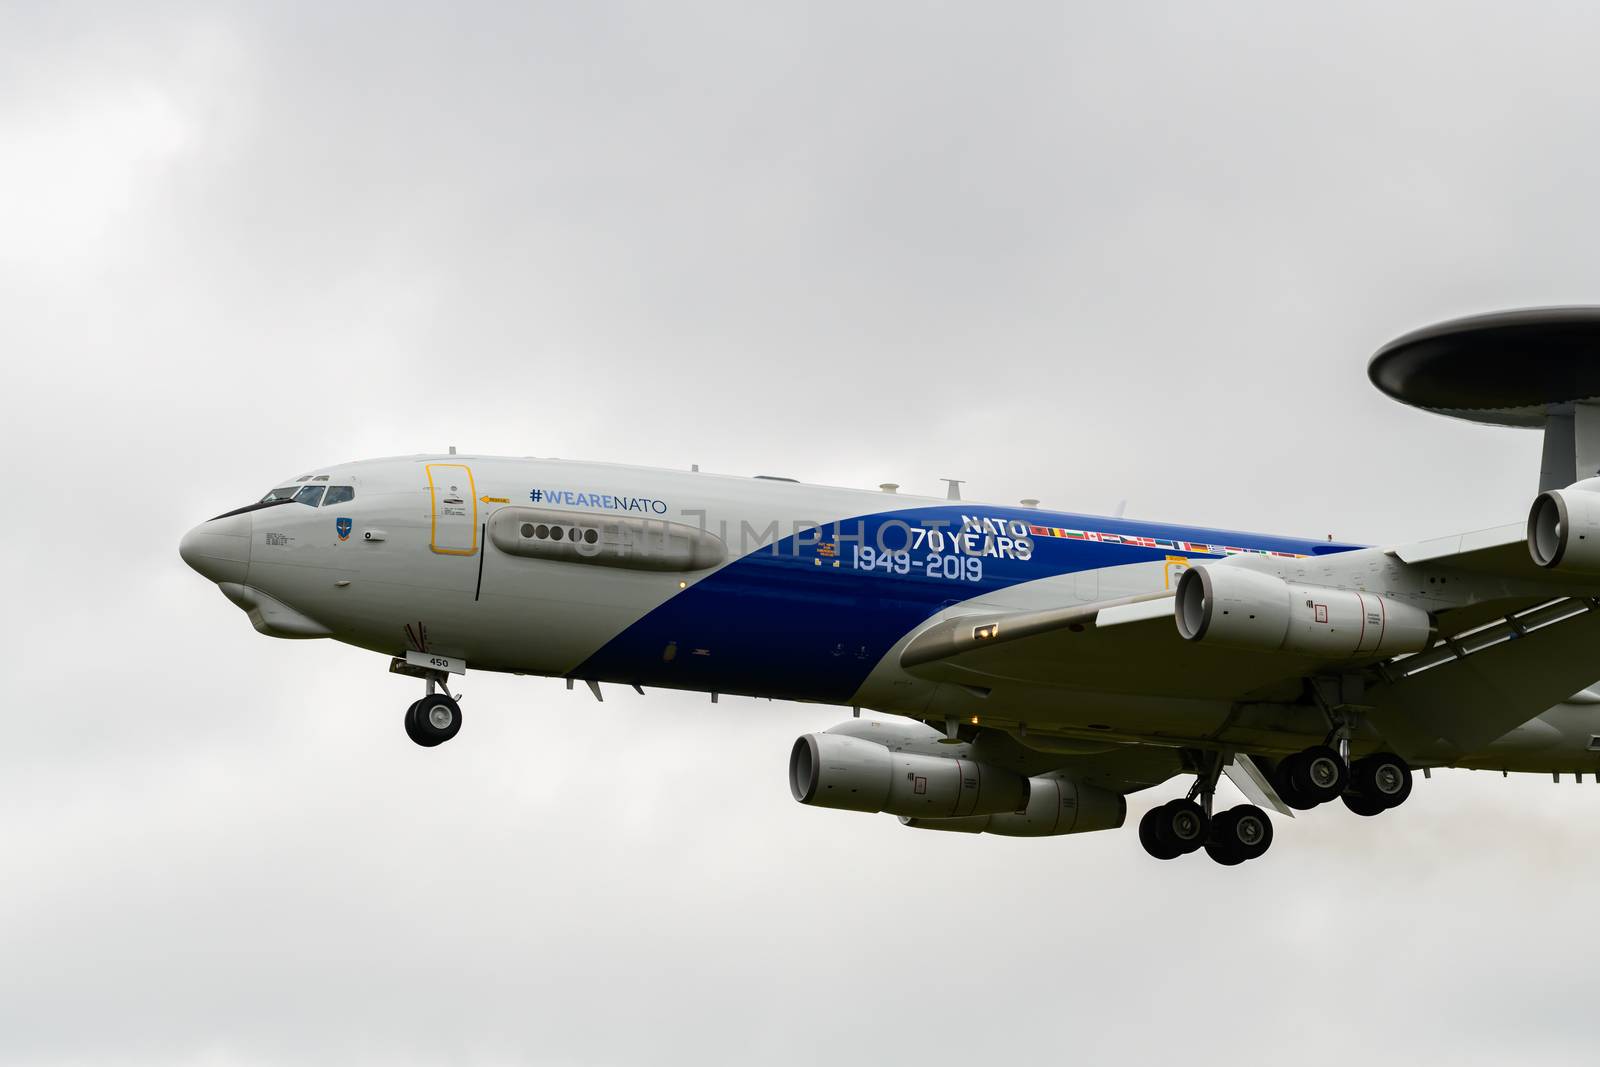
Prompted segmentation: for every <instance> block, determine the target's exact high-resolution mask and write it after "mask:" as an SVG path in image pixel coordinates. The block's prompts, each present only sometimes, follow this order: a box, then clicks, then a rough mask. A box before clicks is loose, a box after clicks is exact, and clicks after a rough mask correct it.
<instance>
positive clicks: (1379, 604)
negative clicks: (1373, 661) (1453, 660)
mask: <svg viewBox="0 0 1600 1067" xmlns="http://www.w3.org/2000/svg"><path fill="white" fill-rule="evenodd" d="M1173 615H1174V617H1175V618H1176V619H1177V623H1178V633H1179V634H1181V635H1182V636H1183V637H1184V638H1185V639H1186V640H1189V641H1206V642H1209V643H1211V644H1216V645H1231V646H1233V647H1235V648H1254V649H1261V650H1264V651H1268V652H1278V651H1283V652H1299V653H1303V654H1305V655H1309V656H1317V657H1320V658H1324V659H1342V658H1345V657H1348V656H1386V655H1394V654H1396V653H1400V652H1420V651H1422V650H1423V649H1424V648H1427V647H1428V645H1429V643H1430V642H1431V641H1432V639H1433V620H1432V619H1430V618H1429V617H1428V613H1427V612H1426V611H1424V610H1422V609H1421V608H1418V607H1413V606H1412V605H1410V604H1403V603H1401V602H1399V601H1397V600H1394V599H1392V598H1390V597H1385V596H1379V595H1378V594H1376V593H1359V592H1356V591H1355V590H1351V589H1329V588H1327V587H1326V586H1317V585H1299V584H1296V583H1292V582H1286V581H1284V580H1283V579H1282V578H1276V577H1274V576H1272V575H1270V574H1262V573H1261V572H1260V571H1254V570H1249V569H1247V568H1244V567H1219V566H1213V565H1208V564H1204V563H1202V564H1197V565H1195V566H1193V567H1190V568H1189V569H1188V570H1187V571H1185V572H1184V574H1183V577H1182V578H1180V579H1179V580H1178V592H1177V603H1176V604H1175V606H1174V610H1173Z"/></svg>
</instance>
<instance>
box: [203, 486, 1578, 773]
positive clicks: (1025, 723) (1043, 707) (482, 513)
mask: <svg viewBox="0 0 1600 1067" xmlns="http://www.w3.org/2000/svg"><path fill="white" fill-rule="evenodd" d="M280 486H281V487H282V489H284V490H286V491H287V492H286V493H285V494H284V495H286V496H288V497H290V499H287V500H283V501H276V502H269V503H266V504H258V505H255V506H252V507H248V508H244V509H241V510H240V511H239V512H237V513H233V514H229V515H226V516H220V517H219V518H218V519H216V520H212V521H211V522H208V523H206V524H203V525H202V526H201V527H197V528H196V530H195V531H193V532H191V534H190V535H189V537H188V538H186V539H185V542H184V549H183V551H184V556H185V558H186V559H188V560H189V561H190V562H191V564H193V565H194V566H195V567H196V569H198V570H200V571H201V572H202V573H204V574H206V576H207V577H210V578H212V579H213V580H214V581H216V582H218V583H219V584H220V585H221V587H222V589H223V591H224V593H226V594H227V595H228V596H229V598H230V599H232V600H234V602H235V603H237V604H239V605H240V606H241V607H243V608H245V609H246V610H247V611H249V612H250V614H251V618H252V621H254V622H255V624H256V626H257V628H258V629H260V630H262V631H263V632H265V633H269V634H274V635H277V636H285V637H321V636H325V637H332V638H335V639H337V640H340V641H343V642H346V643H349V644H352V645H356V646H359V647H362V648H367V649H371V650H373V651H377V652H381V653H384V654H386V655H389V656H394V657H400V658H404V657H406V656H407V654H408V653H413V654H414V653H427V654H434V655H437V656H441V657H449V658H450V659H451V660H452V661H459V662H463V663H465V664H467V665H470V667H471V668H472V669H474V670H494V671H505V672H515V673H524V674H538V675H549V676H558V677H566V678H571V679H578V680H582V681H595V682H604V683H624V684H629V685H638V686H642V687H667V688H674V689H684V690H694V691H701V692H708V693H717V694H738V695H746V696H754V697H770V698H777V699H785V700H798V701H812V702H820V703H827V704H837V705H846V706H848V705H856V706H862V707H869V708H873V709H877V710H881V711H887V712H893V713H897V714H902V715H908V716H912V717H915V718H922V719H926V720H929V721H940V720H945V719H952V718H955V719H960V720H962V721H974V722H977V721H982V722H984V723H985V724H986V725H993V726H996V727H998V728H1001V729H1007V730H1011V731H1014V732H1015V731H1022V732H1024V733H1027V732H1029V731H1031V733H1032V736H1034V737H1036V738H1037V737H1046V736H1048V737H1053V738H1056V739H1058V743H1059V744H1060V745H1061V746H1062V747H1061V750H1062V751H1076V750H1081V749H1082V748H1083V746H1085V745H1094V744H1100V745H1104V746H1111V745H1115V744H1118V743H1124V742H1136V741H1152V740H1153V741H1156V742H1158V743H1162V744H1168V745H1173V746H1177V745H1181V744H1184V743H1189V742H1201V741H1203V742H1205V743H1208V744H1216V743H1219V742H1222V743H1231V744H1238V745H1241V746H1254V747H1258V748H1260V747H1265V748H1268V749H1281V750H1283V751H1293V750H1295V749H1298V748H1300V747H1303V746H1304V745H1305V744H1306V743H1307V740H1306V739H1307V738H1309V737H1315V736H1317V735H1320V734H1321V733H1322V732H1323V731H1324V730H1325V724H1324V722H1323V721H1322V720H1321V719H1320V718H1319V717H1318V716H1317V715H1316V714H1314V713H1313V712H1312V711H1311V710H1310V709H1308V708H1306V707H1305V706H1304V704H1303V702H1301V701H1300V700H1299V694H1298V693H1295V692H1287V691H1284V692H1277V691H1270V690H1267V691H1263V692H1262V693H1260V694H1258V699H1255V700H1252V701H1251V702H1249V703H1248V706H1245V707H1241V705H1240V702H1239V701H1237V700H1235V699H1233V698H1232V697H1231V696H1230V695H1228V694H1226V693H1224V692H1223V691H1222V690H1221V689H1218V690H1217V691H1216V692H1215V693H1213V692H1211V691H1210V690H1209V688H1208V685H1207V682H1206V680H1205V679H1204V678H1198V677H1194V676H1193V675H1192V674H1188V673H1185V671H1184V670H1183V669H1182V665H1181V663H1179V662H1178V661H1173V662H1172V663H1162V662H1135V663H1127V662H1095V661H1087V660H1086V661H1085V662H1083V663H1082V664H1078V665H1074V667H1075V669H1074V670H1073V671H1072V672H1071V676H1070V677H1069V678H1068V679H1066V681H1065V683H1064V684H1052V685H1048V686H1043V685H1040V684H1037V683H1036V682H1028V681H1023V680H1017V681H1015V682H1014V683H1013V684H1008V683H1007V682H1006V681H1005V680H1004V679H1001V680H999V681H996V680H995V679H989V678H986V679H983V680H982V682H981V684H979V683H978V681H976V680H974V681H973V682H972V684H968V683H966V682H965V681H963V680H962V679H961V678H960V677H959V676H955V675H950V674H948V673H947V674H945V675H942V676H941V675H938V674H933V675H930V674H929V673H928V672H917V671H912V670H908V669H906V668H905V667H904V666H903V665H902V663H901V661H900V653H901V652H902V650H903V649H904V648H905V646H906V644H907V642H908V641H909V640H911V639H912V638H913V637H914V636H915V635H916V634H918V633H919V632H921V631H923V630H925V629H926V628H927V627H928V626H930V625H933V624H936V623H938V622H940V621H942V620H945V619H948V618H951V617H953V616H959V615H964V614H971V613H976V612H982V611H985V610H1006V611H1019V610H1020V611H1027V610H1038V609H1045V608H1051V607H1058V606H1060V605H1063V604H1073V603H1080V604H1085V605H1088V604H1093V603H1102V602H1106V601H1115V600H1119V599H1123V598H1139V597H1142V596H1148V595H1151V594H1159V593H1161V592H1163V591H1167V590H1170V589H1172V588H1173V587H1174V585H1175V583H1176V582H1177V580H1178V578H1179V577H1180V576H1181V575H1182V573H1183V571H1184V570H1185V569H1186V568H1187V567H1188V566H1190V565H1191V563H1195V562H1202V561H1216V560H1223V559H1236V560H1238V561H1239V562H1241V563H1243V564H1245V565H1249V566H1253V567H1258V568H1264V569H1269V570H1271V571H1272V572H1273V573H1277V574H1281V575H1284V576H1285V577H1290V576H1293V575H1295V574H1299V575H1300V576H1301V577H1302V578H1303V577H1305V576H1306V575H1307V574H1311V575H1313V576H1315V575H1316V574H1318V573H1321V572H1322V571H1323V570H1329V573H1332V570H1331V568H1335V567H1337V568H1339V569H1340V573H1341V574H1342V575H1344V576H1345V577H1346V578H1348V576H1349V574H1350V573H1351V572H1352V568H1353V569H1355V570H1358V571H1361V573H1363V574H1365V573H1367V572H1368V571H1370V572H1371V573H1373V574H1379V573H1380V572H1381V566H1382V561H1381V560H1379V559H1376V558H1369V557H1372V555H1373V552H1374V550H1370V549H1362V548H1361V546H1356V545H1348V544H1342V543H1334V542H1331V541H1324V540H1311V539H1305V538H1295V537H1281V536H1271V535H1262V534H1250V533H1239V532H1232V531H1221V530H1215V529H1206V528H1199V527H1187V526H1175V525H1169V524H1164V523H1150V522H1140V521H1135V520H1130V519H1125V518H1113V517H1096V516H1086V515H1077V514H1070V513H1063V512H1055V511H1048V510H1043V509H1040V508H1036V507H1026V506H1019V505H1013V506H1004V505H991V504H983V503H976V502H970V503H969V502H958V501H949V500H940V499H936V498H928V497H916V496H909V495H902V494H898V493H884V492H872V491H862V490H855V489H845V488H829V487H821V486H813V485H803V484H799V483H796V482H792V481H788V480H782V479H769V478H745V477H729V476H721V475H713V474H705V473H700V472H681V471H667V470H656V469H649V468H640V467H629V466H616V465H607V464H595V463H582V462H570V461H560V460H547V459H531V458H530V459H515V458H501V457H481V456H472V457H468V456H455V455H447V456H416V457H405V458H396V459H384V460H371V461H362V462H357V463H350V464H343V465H339V466H334V467H329V468H323V469H319V470H316V471H313V472H311V473H309V474H306V475H303V476H299V477H297V478H295V479H291V480H288V481H285V482H283V483H280ZM319 487H322V488H323V491H322V493H321V494H318V492H317V490H318V488H319ZM334 487H337V488H339V490H340V491H339V492H337V493H335V492H333V488H334ZM295 495H299V496H300V497H301V498H302V499H301V500H300V501H297V500H295V499H292V497H293V496H295ZM313 498H316V499H313ZM322 498H325V499H326V500H327V501H328V502H327V503H324V502H323V499H322ZM307 501H310V502H307ZM1363 568H1365V569H1363ZM1391 592H1392V590H1391ZM1401 595H1405V596H1412V597H1414V598H1416V599H1417V600H1418V601H1419V602H1420V603H1423V604H1424V606H1426V605H1427V603H1428V598H1429V597H1438V596H1439V595H1440V593H1439V592H1438V591H1437V590H1430V589H1428V588H1426V587H1419V588H1417V589H1414V590H1401ZM1535 732H1536V733H1537V732H1538V731H1535ZM1556 733H1557V734H1559V735H1560V736H1559V737H1551V736H1546V735H1543V734H1541V735H1540V738H1539V739H1538V741H1537V742H1536V741H1535V740H1531V739H1529V738H1527V737H1525V738H1523V739H1522V742H1521V743H1520V744H1519V745H1516V746H1512V748H1510V749H1507V750H1506V751H1505V752H1503V753H1498V754H1496V756H1495V759H1496V760H1497V762H1494V763H1493V765H1494V766H1502V765H1504V766H1508V767H1510V768H1511V769H1523V768H1524V767H1525V769H1541V770H1552V769H1587V768H1592V767H1595V766H1600V757H1597V756H1596V755H1594V754H1589V753H1586V752H1582V751H1575V750H1574V746H1572V745H1571V744H1570V743H1568V739H1567V737H1566V731H1565V730H1562V731H1556ZM1073 745H1077V746H1078V748H1077V749H1074V748H1073ZM1552 746H1554V747H1552ZM1557 750H1559V751H1560V757H1559V760H1557V762H1558V763H1561V765H1560V766H1553V765H1552V762H1551V761H1552V759H1553V758H1555V756H1556V752H1557ZM1530 761H1531V762H1530ZM1561 761H1565V762H1561ZM1486 765H1487V764H1486Z"/></svg>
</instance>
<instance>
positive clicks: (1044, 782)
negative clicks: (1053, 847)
mask: <svg viewBox="0 0 1600 1067" xmlns="http://www.w3.org/2000/svg"><path fill="white" fill-rule="evenodd" d="M1127 817H1128V801H1127V798H1126V797H1124V796H1123V795H1122V794H1120V793H1113V792H1111V790H1109V789H1100V788H1097V787H1095V786H1092V785H1080V784H1079V783H1077V782H1075V781H1073V780H1072V779H1071V778H1067V777H1064V776H1061V775H1054V774H1052V775H1046V776H1044V777H1042V778H1032V779H1030V780H1029V783H1028V806H1027V807H1026V808H1025V809H1024V810H1022V811H1008V812H1002V813H1000V814H998V815H973V816H969V817H968V818H965V819H929V818H924V817H920V816H910V815H902V816H900V821H901V822H903V823H905V824H906V825H907V826H910V827H912V828H914V829H917V830H951V831H955V832H956V833H964V834H1000V835H1002V836H1004V837H1059V836H1060V835H1062V834H1082V833H1088V832H1089V831H1091V830H1115V829H1116V828H1117V827H1119V826H1121V825H1122V823H1123V820H1124V819H1126V818H1127Z"/></svg>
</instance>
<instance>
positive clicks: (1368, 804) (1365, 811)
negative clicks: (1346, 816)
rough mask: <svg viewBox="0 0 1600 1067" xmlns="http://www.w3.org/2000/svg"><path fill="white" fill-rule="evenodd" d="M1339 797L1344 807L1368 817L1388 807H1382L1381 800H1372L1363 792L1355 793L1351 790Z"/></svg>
mask: <svg viewBox="0 0 1600 1067" xmlns="http://www.w3.org/2000/svg"><path fill="white" fill-rule="evenodd" d="M1339 799H1340V800H1342V801H1344V806H1345V807H1347V808H1349V809H1350V810H1351V811H1353V812H1355V813H1356V814H1357V815H1362V816H1366V817H1369V818H1370V817H1371V816H1373V815H1382V814H1383V813H1384V812H1386V811H1388V810H1389V809H1388V808H1386V807H1384V805H1383V801H1381V800H1373V799H1372V798H1371V797H1369V796H1367V795H1366V794H1365V793H1357V792H1354V791H1352V792H1349V793H1346V794H1345V795H1344V796H1342V797H1340V798H1339Z"/></svg>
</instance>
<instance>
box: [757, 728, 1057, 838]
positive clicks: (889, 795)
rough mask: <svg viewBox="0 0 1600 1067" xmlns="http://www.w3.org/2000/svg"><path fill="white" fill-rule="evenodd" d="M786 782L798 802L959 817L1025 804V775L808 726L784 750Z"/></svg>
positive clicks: (862, 809) (1018, 806) (1005, 810)
mask: <svg viewBox="0 0 1600 1067" xmlns="http://www.w3.org/2000/svg"><path fill="white" fill-rule="evenodd" d="M789 788H790V790H791V791H792V792H793V793H794V798H795V799H796V800H798V801H799V802H800V803H802V804H815V805H816V806H817V807H821V808H841V809H843V810H845V811H871V812H877V811H887V812H889V813H890V814H892V815H910V816H916V817H922V818H946V819H948V818H960V817H964V816H969V815H976V816H984V815H994V814H997V813H999V812H1011V811H1023V810H1025V809H1026V808H1027V807H1028V799H1029V798H1028V779H1026V778H1024V777H1023V776H1022V775H1020V774H1016V773H1014V772H1012V771H1008V770H1004V769H1002V768H999V767H993V766H990V765H988V764H983V763H979V762H978V761H977V760H972V759H963V758H956V757H946V756H925V755H919V754H916V753H912V752H892V751H890V750H889V749H887V748H885V747H884V746H883V745H879V744H876V743H874V742H872V741H867V740H865V739H863V738H860V737H851V736H849V735H847V734H840V733H832V732H827V733H820V734H806V735H805V736H804V737H802V738H800V739H799V740H798V741H796V742H795V743H794V749H793V750H792V751H791V752H790V754H789Z"/></svg>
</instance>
